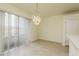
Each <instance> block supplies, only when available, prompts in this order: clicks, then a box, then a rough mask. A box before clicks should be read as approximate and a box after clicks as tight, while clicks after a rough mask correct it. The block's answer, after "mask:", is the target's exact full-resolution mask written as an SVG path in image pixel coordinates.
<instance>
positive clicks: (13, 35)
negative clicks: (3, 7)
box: [0, 11, 31, 55]
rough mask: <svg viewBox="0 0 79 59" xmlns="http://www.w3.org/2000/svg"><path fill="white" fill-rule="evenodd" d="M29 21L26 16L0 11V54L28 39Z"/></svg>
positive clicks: (25, 42)
mask: <svg viewBox="0 0 79 59" xmlns="http://www.w3.org/2000/svg"><path fill="white" fill-rule="evenodd" d="M30 27H31V26H30V21H29V20H28V19H27V18H24V17H21V16H17V15H14V14H10V13H7V12H2V11H1V12H0V55H3V54H4V52H6V51H8V52H9V50H10V49H12V48H14V47H18V46H20V45H25V44H27V42H28V41H30V37H31V35H30V33H31V30H30Z"/></svg>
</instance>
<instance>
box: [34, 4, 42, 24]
mask: <svg viewBox="0 0 79 59" xmlns="http://www.w3.org/2000/svg"><path fill="white" fill-rule="evenodd" d="M40 22H41V18H40V15H39V11H38V3H36V10H35V14H34V16H33V23H34V24H35V25H39V24H40Z"/></svg>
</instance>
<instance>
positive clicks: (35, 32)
mask: <svg viewBox="0 0 79 59" xmlns="http://www.w3.org/2000/svg"><path fill="white" fill-rule="evenodd" d="M31 25H32V27H31V29H32V30H31V33H32V41H35V40H37V39H38V37H37V36H38V34H37V31H38V30H37V26H36V25H35V24H34V23H33V22H32V21H31Z"/></svg>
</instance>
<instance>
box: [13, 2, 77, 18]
mask: <svg viewBox="0 0 79 59" xmlns="http://www.w3.org/2000/svg"><path fill="white" fill-rule="evenodd" d="M11 5H13V6H15V7H17V8H19V9H21V10H23V11H25V12H26V13H29V14H30V15H33V14H34V13H35V8H36V4H35V3H15V4H11ZM38 10H39V14H40V16H41V17H49V16H53V15H59V14H63V13H67V12H71V11H78V10H79V3H39V4H38Z"/></svg>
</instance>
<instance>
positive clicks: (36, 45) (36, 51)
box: [4, 40, 68, 56]
mask: <svg viewBox="0 0 79 59" xmlns="http://www.w3.org/2000/svg"><path fill="white" fill-rule="evenodd" d="M4 55H6V56H68V47H64V46H62V45H61V44H60V43H55V42H49V41H45V40H37V41H34V42H32V43H30V44H29V45H28V46H20V47H16V48H14V49H11V50H10V51H9V52H8V53H5V54H4Z"/></svg>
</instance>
